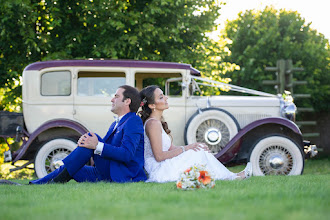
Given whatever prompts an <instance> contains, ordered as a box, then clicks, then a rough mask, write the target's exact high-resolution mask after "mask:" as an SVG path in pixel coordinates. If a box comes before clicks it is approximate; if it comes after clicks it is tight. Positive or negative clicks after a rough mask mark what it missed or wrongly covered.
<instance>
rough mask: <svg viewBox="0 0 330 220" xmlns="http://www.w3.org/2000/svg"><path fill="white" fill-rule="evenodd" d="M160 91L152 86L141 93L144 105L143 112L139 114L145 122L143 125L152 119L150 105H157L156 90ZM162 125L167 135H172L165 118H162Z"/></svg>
mask: <svg viewBox="0 0 330 220" xmlns="http://www.w3.org/2000/svg"><path fill="white" fill-rule="evenodd" d="M156 89H159V86H156V85H151V86H147V87H145V88H144V89H142V90H141V92H140V97H141V100H142V102H141V105H142V111H140V112H139V114H140V117H141V119H142V121H143V124H144V123H145V121H146V120H147V119H148V118H149V117H150V114H151V113H152V109H150V108H149V106H148V105H149V104H155V90H156ZM161 123H162V126H163V129H164V130H165V132H166V133H167V134H169V133H171V130H169V129H168V125H167V123H166V122H165V121H164V119H163V117H162V118H161Z"/></svg>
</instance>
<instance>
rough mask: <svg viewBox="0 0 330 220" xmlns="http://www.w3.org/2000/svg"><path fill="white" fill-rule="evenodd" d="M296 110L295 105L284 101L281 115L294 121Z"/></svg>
mask: <svg viewBox="0 0 330 220" xmlns="http://www.w3.org/2000/svg"><path fill="white" fill-rule="evenodd" d="M296 111H297V107H296V105H295V104H294V103H293V102H285V104H284V108H283V110H282V115H283V116H284V117H285V118H287V119H289V120H291V121H295V120H296Z"/></svg>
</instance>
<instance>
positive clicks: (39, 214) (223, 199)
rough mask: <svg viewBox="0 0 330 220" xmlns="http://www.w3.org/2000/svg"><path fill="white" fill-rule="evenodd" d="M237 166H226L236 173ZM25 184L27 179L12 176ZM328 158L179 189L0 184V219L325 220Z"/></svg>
mask: <svg viewBox="0 0 330 220" xmlns="http://www.w3.org/2000/svg"><path fill="white" fill-rule="evenodd" d="M242 168H243V166H239V167H232V168H230V169H231V170H233V171H235V172H237V171H239V170H241V169H242ZM17 182H21V183H27V182H28V181H27V180H17ZM329 203H330V160H329V159H322V160H309V161H306V164H305V172H304V175H301V176H267V177H252V178H251V179H248V180H244V181H217V182H216V186H215V188H214V189H210V190H206V189H200V190H196V191H180V190H177V189H176V188H175V184H174V183H166V184H155V183H142V182H141V183H127V184H115V183H97V184H91V183H80V184H78V183H75V182H73V181H71V182H70V183H68V184H64V185H62V184H54V185H39V186H35V185H34V186H30V185H25V186H12V185H0V219H4V220H7V219H8V220H9V219H15V220H17V219H47V220H48V219H157V220H161V219H166V220H169V219H203V220H204V219H262V220H264V219H299V220H301V219H309V220H310V219H317V220H320V219H330V204H329Z"/></svg>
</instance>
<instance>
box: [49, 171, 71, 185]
mask: <svg viewBox="0 0 330 220" xmlns="http://www.w3.org/2000/svg"><path fill="white" fill-rule="evenodd" d="M71 179H72V177H71V176H70V174H69V172H68V170H67V169H66V168H65V167H64V169H63V170H62V171H61V172H60V173H59V174H58V175H57V176H56V177H54V178H53V179H51V180H50V181H48V183H50V184H51V183H67V182H69V181H70V180H71Z"/></svg>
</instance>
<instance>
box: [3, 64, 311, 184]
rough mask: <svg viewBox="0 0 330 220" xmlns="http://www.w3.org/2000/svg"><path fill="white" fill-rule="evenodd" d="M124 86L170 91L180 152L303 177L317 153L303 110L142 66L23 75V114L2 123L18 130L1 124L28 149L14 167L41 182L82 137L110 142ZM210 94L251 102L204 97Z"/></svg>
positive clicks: (77, 67) (44, 68)
mask: <svg viewBox="0 0 330 220" xmlns="http://www.w3.org/2000/svg"><path fill="white" fill-rule="evenodd" d="M123 84H127V85H131V86H135V87H136V88H138V89H142V88H143V87H145V86H147V85H150V84H158V85H159V86H160V87H161V88H163V89H164V90H165V94H166V95H167V96H168V97H169V99H168V103H169V106H170V108H169V110H167V111H165V112H164V114H165V120H166V121H167V122H168V125H169V128H170V129H171V131H172V132H171V134H172V137H173V142H174V144H175V145H184V144H190V143H193V142H196V141H197V142H205V143H206V144H207V145H208V146H209V148H210V150H211V151H212V153H213V154H214V156H215V157H216V158H218V159H219V160H220V161H221V162H222V163H224V164H228V163H230V164H234V163H245V162H246V161H251V162H252V165H253V174H254V175H258V176H259V175H300V174H302V172H303V169H304V158H305V155H304V153H307V151H308V150H311V146H310V145H309V143H308V142H304V141H303V138H302V134H301V132H300V130H299V128H298V127H297V125H296V124H295V123H294V119H295V111H296V107H295V105H294V104H293V103H292V102H291V101H290V100H289V101H286V100H284V99H283V98H282V96H280V95H273V94H268V93H263V92H259V91H255V90H251V89H247V88H243V87H239V86H234V85H229V84H224V83H221V82H216V81H211V80H208V79H204V78H202V77H201V74H200V72H199V71H198V70H196V69H194V68H193V67H191V65H189V64H182V63H170V62H153V61H135V60H56V61H44V62H36V63H32V64H30V65H28V66H27V67H26V68H25V69H24V72H23V94H22V97H23V114H17V113H15V114H16V115H12V114H9V115H7V116H5V115H4V112H3V113H2V114H3V115H2V119H1V120H2V122H3V119H4V118H6V119H8V121H11V122H13V123H12V124H11V125H10V126H8V125H4V123H1V126H2V127H3V128H4V126H6V128H7V129H3V128H2V130H6V131H3V132H5V133H6V134H7V136H13V135H16V136H17V138H18V139H19V138H20V139H21V140H22V141H23V144H22V146H21V147H20V148H19V149H18V150H17V151H15V152H13V153H12V154H11V153H10V152H6V159H7V161H9V160H12V163H13V164H15V162H17V161H18V160H23V159H24V160H28V161H29V162H28V163H33V162H34V167H35V171H36V175H37V176H38V177H39V178H40V177H43V176H45V175H46V174H47V173H49V172H51V171H53V170H54V169H56V168H58V167H59V166H60V165H62V164H63V163H62V159H63V158H64V157H65V156H66V155H68V154H69V153H70V152H71V151H72V150H73V149H74V148H76V147H77V144H76V143H77V140H78V138H79V137H80V135H81V134H83V133H85V132H88V131H92V132H96V133H98V134H99V135H101V136H103V135H105V134H106V132H107V130H108V128H109V126H110V124H111V123H112V122H113V121H114V119H113V116H114V115H113V113H112V112H111V111H110V108H111V103H110V100H111V96H112V95H113V94H114V93H115V91H116V89H117V87H118V86H120V85H123ZM206 86H212V87H224V88H225V90H226V89H227V90H230V91H238V92H243V93H245V94H250V95H248V96H247V95H245V96H237V95H226V94H225V92H223V93H222V94H221V95H218V96H200V95H196V94H199V93H200V92H198V91H199V90H200V87H206ZM6 114H8V113H6ZM10 118H11V120H10ZM7 124H8V123H7ZM0 131H1V129H0ZM4 135H5V134H2V136H4ZM312 147H313V149H314V151H313V153H314V152H315V146H312ZM304 150H305V152H304ZM309 153H310V152H309Z"/></svg>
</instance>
